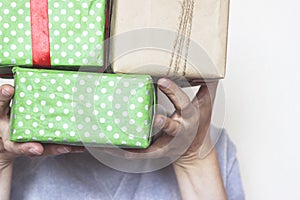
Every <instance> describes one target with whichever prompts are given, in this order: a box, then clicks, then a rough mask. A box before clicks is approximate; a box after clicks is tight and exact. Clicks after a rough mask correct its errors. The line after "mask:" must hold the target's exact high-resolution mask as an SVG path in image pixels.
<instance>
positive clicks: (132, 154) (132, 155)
mask: <svg viewBox="0 0 300 200" xmlns="http://www.w3.org/2000/svg"><path fill="white" fill-rule="evenodd" d="M125 157H126V158H129V159H132V158H136V154H135V153H125Z"/></svg>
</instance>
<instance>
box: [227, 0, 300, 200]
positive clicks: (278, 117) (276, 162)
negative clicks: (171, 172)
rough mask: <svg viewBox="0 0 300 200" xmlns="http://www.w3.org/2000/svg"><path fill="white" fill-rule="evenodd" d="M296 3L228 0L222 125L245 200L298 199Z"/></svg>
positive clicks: (299, 24)
mask: <svg viewBox="0 0 300 200" xmlns="http://www.w3.org/2000/svg"><path fill="white" fill-rule="evenodd" d="M299 58H300V1H299V0H286V1H282V0H280V1H279V0H251V1H246V0H236V1H234V0H232V1H231V16H230V27H229V49H228V65H227V67H228V70H227V77H226V79H225V80H224V81H223V85H224V88H225V95H226V118H225V127H226V128H227V130H228V132H229V134H230V135H231V138H232V139H233V141H234V142H235V143H236V145H237V147H238V157H239V160H240V165H241V172H242V178H243V182H244V187H245V192H246V196H247V199H249V200H269V199H270V200H277V199H278V200H282V199H289V200H293V199H297V200H298V199H300V184H299V183H300V131H299V130H300V92H299V87H300V84H299V83H300V78H299V75H300V64H299V63H300V62H299Z"/></svg>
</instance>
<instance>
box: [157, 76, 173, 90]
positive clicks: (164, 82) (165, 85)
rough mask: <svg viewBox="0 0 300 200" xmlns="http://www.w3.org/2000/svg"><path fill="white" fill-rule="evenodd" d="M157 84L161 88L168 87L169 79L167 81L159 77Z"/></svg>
mask: <svg viewBox="0 0 300 200" xmlns="http://www.w3.org/2000/svg"><path fill="white" fill-rule="evenodd" d="M158 85H159V86H160V87H162V88H168V87H169V86H170V81H168V80H167V79H164V78H162V79H159V81H158Z"/></svg>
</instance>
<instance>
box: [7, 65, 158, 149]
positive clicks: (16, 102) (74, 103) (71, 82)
mask: <svg viewBox="0 0 300 200" xmlns="http://www.w3.org/2000/svg"><path fill="white" fill-rule="evenodd" d="M13 71H14V77H15V94H14V97H13V101H12V109H11V138H10V139H11V140H12V141H15V142H27V141H37V142H42V143H58V144H70V145H83V144H84V145H89V146H103V145H105V146H111V145H116V146H121V147H126V148H146V147H148V146H149V144H150V142H151V131H152V125H153V117H154V112H155V110H154V106H153V105H154V104H155V101H156V100H155V89H154V86H153V83H152V78H151V77H150V76H148V75H116V74H101V73H90V72H72V71H61V70H47V69H42V70H41V69H29V68H19V67H16V68H13Z"/></svg>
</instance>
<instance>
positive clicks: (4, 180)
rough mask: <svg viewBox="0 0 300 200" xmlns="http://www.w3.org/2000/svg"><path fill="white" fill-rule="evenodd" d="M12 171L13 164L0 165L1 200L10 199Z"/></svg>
mask: <svg viewBox="0 0 300 200" xmlns="http://www.w3.org/2000/svg"><path fill="white" fill-rule="evenodd" d="M12 170H13V163H12V162H5V163H0V188H1V192H0V199H3V200H8V199H9V197H10V186H11V179H12Z"/></svg>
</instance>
